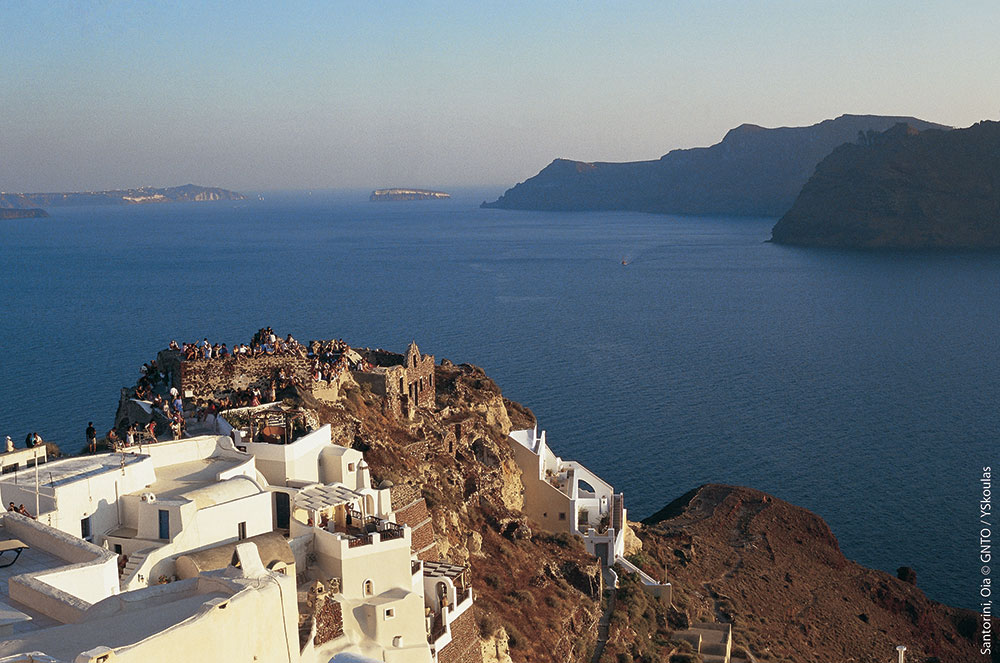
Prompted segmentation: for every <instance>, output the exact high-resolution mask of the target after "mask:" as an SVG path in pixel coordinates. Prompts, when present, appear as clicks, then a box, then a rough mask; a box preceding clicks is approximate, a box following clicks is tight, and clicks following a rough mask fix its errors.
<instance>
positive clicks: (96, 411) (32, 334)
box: [0, 191, 1000, 608]
mask: <svg viewBox="0 0 1000 663" xmlns="http://www.w3.org/2000/svg"><path fill="white" fill-rule="evenodd" d="M496 193H498V192H496V191H484V192H479V191H465V192H462V193H461V194H460V195H456V196H455V197H454V198H453V199H451V200H449V201H414V202H400V203H370V202H368V200H367V194H368V192H360V191H353V192H334V193H331V192H324V193H312V194H309V193H306V192H298V193H285V194H271V193H265V194H264V197H263V200H259V199H257V196H256V195H255V196H254V197H253V199H251V200H248V201H244V202H219V203H189V204H173V205H144V206H127V207H78V208H52V209H50V210H49V212H50V213H51V215H52V216H51V217H50V218H47V219H37V220H16V221H3V222H0V292H2V296H0V316H2V335H0V339H2V340H0V345H2V348H0V436H2V435H10V436H11V437H13V438H14V439H15V440H16V441H18V444H19V445H23V440H24V437H25V435H26V434H27V433H28V432H30V431H38V432H39V433H40V434H41V435H42V437H43V438H44V439H46V440H51V441H54V442H56V443H58V444H59V445H60V446H62V447H63V449H65V450H67V451H72V452H76V451H78V450H79V449H80V448H82V447H83V445H84V441H85V440H84V428H85V427H86V426H87V422H88V421H94V422H95V425H96V426H97V427H98V428H99V429H100V430H107V428H109V427H110V426H111V424H112V423H113V415H114V410H115V406H116V404H117V401H118V392H119V388H120V387H121V386H123V385H125V384H131V383H133V382H134V381H135V379H136V378H137V377H138V375H139V367H140V365H141V364H142V363H143V362H144V361H148V360H149V359H151V358H153V357H154V356H155V354H156V352H157V351H158V350H159V349H161V348H163V347H165V346H166V345H167V343H168V342H169V341H170V340H171V339H177V340H179V341H185V340H188V341H194V340H201V339H202V338H204V337H206V336H207V337H208V338H209V339H210V340H211V341H218V342H223V341H225V342H227V343H229V344H230V345H231V344H233V343H236V342H241V341H248V340H249V338H250V336H251V335H252V334H253V332H255V331H256V330H257V329H258V328H260V327H262V326H265V325H270V326H272V327H274V329H275V330H276V331H277V332H278V333H280V334H282V335H284V334H287V333H291V334H293V335H294V336H295V337H296V338H297V339H299V340H303V341H307V340H310V339H314V338H344V339H345V340H347V341H348V342H350V343H352V344H353V345H356V346H371V347H383V348H387V349H391V350H396V351H403V350H405V348H406V345H407V344H408V343H409V342H410V341H411V340H416V341H417V343H418V344H419V345H420V348H421V350H422V351H424V352H429V353H432V354H434V355H435V356H436V357H437V358H438V360H440V359H442V358H448V359H450V360H452V361H454V362H456V363H458V362H470V363H474V364H478V365H480V366H482V367H483V368H484V369H485V370H486V372H487V373H488V374H489V375H490V376H491V377H492V378H494V379H495V380H496V381H497V383H498V384H499V385H500V387H501V388H502V389H503V392H504V394H505V396H507V397H508V398H511V399H513V400H517V401H520V402H522V403H523V404H525V405H526V406H528V407H530V408H531V409H532V410H533V411H534V413H535V414H536V416H537V417H538V420H539V425H540V426H541V427H542V428H545V429H546V430H547V431H548V440H549V443H550V445H551V446H552V447H553V448H554V449H555V451H556V453H558V454H560V455H562V456H563V457H564V458H570V459H576V460H579V461H581V462H582V463H584V464H585V465H587V466H588V467H590V468H591V469H592V470H594V471H595V472H597V473H598V474H599V475H601V476H602V477H604V478H605V479H606V480H607V481H609V482H610V483H612V484H613V485H614V486H615V487H616V489H618V490H623V491H624V492H625V496H626V506H627V507H628V509H629V513H630V517H631V518H632V519H638V518H641V517H644V516H647V515H649V514H651V513H653V512H654V511H656V510H657V509H659V508H660V507H661V506H663V505H664V504H666V503H667V502H669V501H670V500H672V499H674V498H675V497H678V496H679V495H681V494H682V493H684V492H686V491H688V490H690V489H691V488H693V487H695V486H698V485H700V484H702V483H706V482H723V483H734V484H744V485H749V486H752V487H755V488H759V489H761V490H764V491H767V492H769V493H772V494H773V495H775V496H777V497H779V498H782V499H785V500H788V501H790V502H793V503H795V504H797V505H800V506H803V507H805V508H808V509H810V510H812V511H814V512H816V513H817V514H819V515H820V516H822V517H823V518H824V519H825V520H826V521H827V522H828V523H829V525H830V527H831V528H832V530H833V532H834V534H835V535H836V536H837V538H838V539H839V541H840V544H841V548H842V549H843V551H844V553H845V554H846V555H847V556H848V557H850V558H852V559H854V560H856V561H858V562H860V563H862V564H865V565H868V566H872V567H875V568H878V569H882V570H885V571H887V572H890V573H894V572H895V569H896V568H897V567H899V566H904V565H905V566H911V567H913V568H914V569H915V570H916V571H917V582H918V585H919V586H920V587H921V588H923V589H924V591H926V592H927V594H928V595H929V596H930V597H931V598H933V599H936V600H940V601H943V602H946V603H949V604H952V605H957V606H963V607H969V608H976V607H977V606H978V604H979V596H978V587H979V580H980V566H981V565H980V563H979V562H978V552H979V547H978V538H979V530H980V525H979V524H978V521H979V508H978V507H979V504H978V503H979V496H980V492H981V487H980V483H979V478H980V475H981V470H982V467H983V466H987V465H991V464H992V463H993V461H994V460H995V459H994V454H995V448H996V447H995V444H994V441H995V437H996V431H997V430H998V428H1000V413H998V409H997V406H996V398H997V393H998V391H1000V389H998V388H1000V360H998V355H997V348H998V344H997V340H996V337H997V333H998V331H1000V330H998V326H1000V325H998V321H1000V317H998V313H997V312H998V311H1000V255H997V254H992V253H927V252H908V253H896V252H858V251H838V250H819V249H803V248H791V247H785V246H778V245H774V244H769V243H766V242H765V240H767V239H768V237H769V236H770V228H771V226H772V225H773V224H774V219H745V218H691V217H676V216H659V215H645V214H631V213H600V212H595V213H536V212H511V211H501V210H481V209H478V207H477V204H478V202H479V201H480V200H482V199H484V198H490V197H495V194H496ZM623 263H624V264H623Z"/></svg>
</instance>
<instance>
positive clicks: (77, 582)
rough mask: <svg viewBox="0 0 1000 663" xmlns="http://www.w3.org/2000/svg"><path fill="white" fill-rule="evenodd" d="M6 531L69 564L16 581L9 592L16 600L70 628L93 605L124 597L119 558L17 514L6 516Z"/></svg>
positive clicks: (15, 577) (18, 577) (10, 585)
mask: <svg viewBox="0 0 1000 663" xmlns="http://www.w3.org/2000/svg"><path fill="white" fill-rule="evenodd" d="M3 526H4V529H6V530H7V531H8V532H9V533H10V534H11V536H14V537H16V538H18V539H20V540H21V541H23V542H24V543H26V544H28V545H29V546H31V547H33V548H36V549H38V550H42V551H44V552H46V553H48V554H50V555H53V556H55V557H58V558H60V559H62V560H64V561H66V562H67V564H66V566H60V567H56V568H52V569H45V570H41V571H36V572H33V573H31V572H29V573H24V574H21V575H18V576H14V577H13V578H11V579H10V581H9V585H8V590H9V593H10V598H12V599H14V600H15V601H18V602H20V603H23V604H24V605H26V606H29V607H31V608H32V609H33V610H37V611H38V612H41V613H43V614H45V615H48V616H49V617H52V618H53V619H55V620H57V621H59V622H61V623H63V624H69V623H73V622H76V621H79V620H80V619H81V618H82V617H83V614H84V612H86V610H87V608H89V607H90V606H91V605H92V604H93V603H96V602H98V601H100V600H102V599H105V598H107V597H109V596H112V595H113V594H117V593H118V556H117V555H115V554H114V553H111V552H109V551H108V550H105V549H104V548H100V547H98V546H95V545H94V544H92V543H89V542H87V541H84V540H83V539H80V538H78V537H75V536H72V535H70V534H66V533H65V532H61V531H59V530H57V529H54V528H52V527H48V526H47V525H43V524H41V523H38V522H36V521H33V520H31V519H29V518H26V517H25V516H21V515H19V514H16V513H8V514H5V515H4V517H3Z"/></svg>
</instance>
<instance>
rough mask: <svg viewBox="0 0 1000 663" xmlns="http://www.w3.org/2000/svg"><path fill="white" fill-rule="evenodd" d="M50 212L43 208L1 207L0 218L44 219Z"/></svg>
mask: <svg viewBox="0 0 1000 663" xmlns="http://www.w3.org/2000/svg"><path fill="white" fill-rule="evenodd" d="M47 216H48V213H47V212H46V211H45V210H43V209H38V208H33V209H13V208H9V207H0V219H44V218H45V217H47Z"/></svg>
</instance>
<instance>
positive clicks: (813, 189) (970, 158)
mask: <svg viewBox="0 0 1000 663" xmlns="http://www.w3.org/2000/svg"><path fill="white" fill-rule="evenodd" d="M998 182H1000V122H988V121H984V122H979V123H978V124H975V125H973V126H971V127H969V128H967V129H955V130H952V131H934V130H921V129H919V128H918V127H915V126H913V125H912V124H898V125H896V126H895V127H893V128H891V129H889V130H888V131H886V132H884V133H881V134H877V135H865V136H859V138H858V140H857V141H856V142H854V143H852V144H846V145H843V146H841V147H838V148H837V149H836V150H834V151H833V153H831V154H830V155H829V156H828V157H826V158H825V159H823V161H821V162H820V164H819V165H818V166H817V167H816V172H815V174H814V175H813V176H812V177H811V178H810V179H809V181H808V182H807V183H806V185H805V186H804V187H803V188H802V192H801V193H800V194H799V196H798V198H796V200H795V204H794V205H793V206H792V208H791V209H790V210H789V211H788V212H787V213H786V214H785V215H784V216H783V217H781V219H780V220H779V221H778V223H777V224H776V225H775V226H774V229H773V231H772V241H774V242H777V243H780V244H796V245H800V246H830V247H849V248H894V249H919V248H961V249H996V248H1000V188H998Z"/></svg>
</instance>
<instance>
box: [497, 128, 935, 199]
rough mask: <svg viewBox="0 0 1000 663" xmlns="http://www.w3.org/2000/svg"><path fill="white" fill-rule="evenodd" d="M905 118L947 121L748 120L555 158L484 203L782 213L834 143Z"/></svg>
mask: <svg viewBox="0 0 1000 663" xmlns="http://www.w3.org/2000/svg"><path fill="white" fill-rule="evenodd" d="M900 122H905V123H908V124H909V125H910V126H913V127H916V128H918V129H921V130H923V129H932V128H938V129H946V128H947V127H944V126H942V125H938V124H934V123H931V122H925V121H923V120H918V119H915V118H912V117H885V116H878V115H841V116H840V117H838V118H836V119H833V120H825V121H823V122H820V123H818V124H814V125H812V126H808V127H781V128H777V129H765V128H763V127H759V126H756V125H753V124H743V125H741V126H739V127H736V128H735V129H732V130H730V131H729V132H728V133H727V134H726V136H725V138H723V140H722V142H720V143H717V144H716V145H713V146H711V147H699V148H693V149H680V150H673V151H671V152H669V153H668V154H665V155H664V156H662V157H661V158H660V159H658V160H656V161H635V162H627V163H601V162H597V163H585V162H582V161H570V160H566V159H556V160H555V161H553V162H552V163H551V164H549V165H548V166H547V167H546V168H545V169H544V170H542V171H541V172H540V173H538V174H537V175H535V176H534V177H532V178H531V179H529V180H526V181H525V182H522V183H520V184H518V185H516V186H514V187H513V188H512V189H508V190H507V192H506V193H504V194H503V195H502V196H501V197H500V198H499V199H498V200H496V201H494V202H492V203H488V202H484V203H483V205H482V206H483V207H487V208H497V209H526V210H551V211H591V210H621V211H636V212H656V213H664V214H688V215H701V216H704V215H725V216H774V217H777V216H780V215H782V214H784V213H785V212H786V211H788V209H789V208H790V207H791V205H792V202H793V201H794V200H795V197H796V196H797V195H798V193H799V191H800V190H801V188H802V185H803V184H805V183H806V181H807V180H808V179H809V176H810V175H812V173H813V170H814V169H815V167H816V164H818V163H819V162H820V160H821V159H823V157H825V156H827V155H828V154H829V153H830V152H831V151H832V150H833V149H834V148H836V147H837V146H839V145H842V144H844V143H847V142H853V141H855V140H857V136H858V133H859V132H861V133H863V134H865V133H875V132H881V131H884V130H886V129H888V128H890V127H892V126H893V125H895V124H897V123H900Z"/></svg>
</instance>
